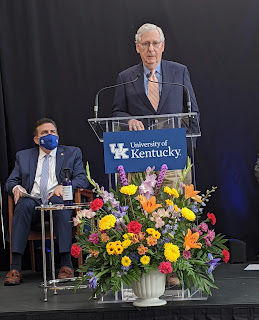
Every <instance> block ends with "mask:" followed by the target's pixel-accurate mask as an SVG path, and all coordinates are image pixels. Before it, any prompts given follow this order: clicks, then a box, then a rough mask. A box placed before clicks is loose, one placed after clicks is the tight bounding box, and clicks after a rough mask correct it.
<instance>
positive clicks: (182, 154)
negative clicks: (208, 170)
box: [103, 128, 187, 173]
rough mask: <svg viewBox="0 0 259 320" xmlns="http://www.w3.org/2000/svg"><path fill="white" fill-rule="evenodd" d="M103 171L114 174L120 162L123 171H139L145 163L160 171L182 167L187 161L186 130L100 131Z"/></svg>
mask: <svg viewBox="0 0 259 320" xmlns="http://www.w3.org/2000/svg"><path fill="white" fill-rule="evenodd" d="M103 144H104V161H105V173H116V172H117V167H118V166H119V165H123V167H124V169H125V171H126V172H142V171H145V170H146V168H147V167H148V166H151V167H153V166H155V170H160V168H161V166H162V165H163V164H166V165H167V166H168V169H169V170H176V169H183V168H184V167H185V166H186V163H187V149H186V130H185V129H184V128H177V129H161V130H159V131H157V130H144V131H121V132H104V133H103Z"/></svg>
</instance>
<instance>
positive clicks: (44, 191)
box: [40, 154, 50, 205]
mask: <svg viewBox="0 0 259 320" xmlns="http://www.w3.org/2000/svg"><path fill="white" fill-rule="evenodd" d="M44 158H45V159H44V161H43V164H42V171H41V177H40V196H41V201H42V204H43V205H47V204H48V180H49V158H50V155H49V154H46V155H45V156H44Z"/></svg>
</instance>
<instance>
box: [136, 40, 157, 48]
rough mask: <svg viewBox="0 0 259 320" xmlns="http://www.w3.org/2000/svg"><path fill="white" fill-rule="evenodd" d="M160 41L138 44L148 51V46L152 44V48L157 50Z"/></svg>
mask: <svg viewBox="0 0 259 320" xmlns="http://www.w3.org/2000/svg"><path fill="white" fill-rule="evenodd" d="M161 42H162V41H159V42H158V41H154V42H149V41H147V42H143V43H140V45H141V46H142V47H143V48H144V49H148V48H149V47H150V45H151V44H152V46H153V48H159V46H160V44H161Z"/></svg>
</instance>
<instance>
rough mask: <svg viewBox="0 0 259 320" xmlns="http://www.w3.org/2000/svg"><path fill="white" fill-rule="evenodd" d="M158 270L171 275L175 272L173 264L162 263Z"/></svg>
mask: <svg viewBox="0 0 259 320" xmlns="http://www.w3.org/2000/svg"><path fill="white" fill-rule="evenodd" d="M158 270H159V271H160V272H161V273H165V274H166V273H171V272H172V271H173V269H172V265H171V262H169V261H168V262H161V263H160V266H159V267H158Z"/></svg>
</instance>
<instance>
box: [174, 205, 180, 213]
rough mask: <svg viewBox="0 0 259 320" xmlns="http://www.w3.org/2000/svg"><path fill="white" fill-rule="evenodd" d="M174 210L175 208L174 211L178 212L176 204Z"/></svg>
mask: <svg viewBox="0 0 259 320" xmlns="http://www.w3.org/2000/svg"><path fill="white" fill-rule="evenodd" d="M174 210H175V211H176V212H179V210H180V209H179V208H178V206H177V205H176V204H175V205H174Z"/></svg>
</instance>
